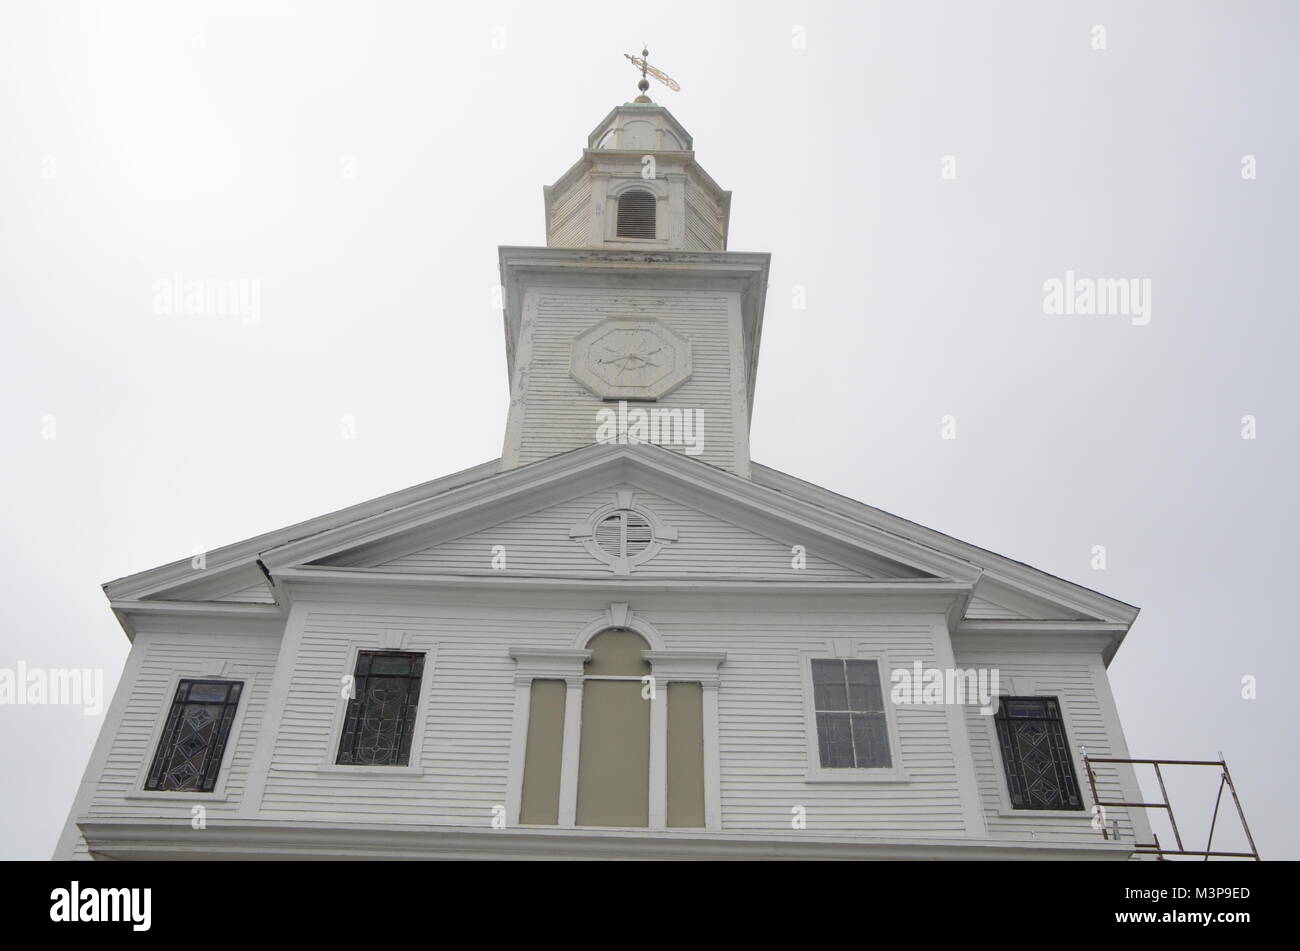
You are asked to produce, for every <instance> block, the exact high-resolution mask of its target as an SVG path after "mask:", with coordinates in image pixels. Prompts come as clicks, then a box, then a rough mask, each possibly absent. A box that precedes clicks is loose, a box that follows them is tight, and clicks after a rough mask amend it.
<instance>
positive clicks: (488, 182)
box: [0, 0, 1300, 858]
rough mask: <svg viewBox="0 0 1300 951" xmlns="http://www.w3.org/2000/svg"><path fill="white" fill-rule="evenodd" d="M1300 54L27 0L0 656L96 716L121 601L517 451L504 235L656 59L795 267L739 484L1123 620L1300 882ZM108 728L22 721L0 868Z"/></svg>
mask: <svg viewBox="0 0 1300 951" xmlns="http://www.w3.org/2000/svg"><path fill="white" fill-rule="evenodd" d="M1097 24H1100V25H1103V26H1104V27H1105V28H1106V45H1107V49H1106V50H1105V51H1095V50H1093V49H1092V48H1091V45H1090V40H1091V32H1090V31H1091V29H1092V27H1093V26H1094V25H1097ZM796 27H801V28H803V30H804V35H805V36H806V48H804V49H795V48H793V46H792V42H791V41H792V37H793V35H794V31H795V28H796ZM1298 27H1300V8H1298V7H1297V6H1296V5H1295V4H1292V3H1285V2H1278V3H1265V2H1252V3H1248V4H1242V3H1228V2H1222V3H1213V4H1211V3H1174V2H1170V3H1143V4H1140V5H1139V4H1130V3H1085V2H1076V3H1071V4H1041V3H1034V2H1025V3H991V4H978V5H977V4H969V3H960V2H952V3H928V4H918V3H906V4H904V3H896V2H894V3H861V2H854V3H843V4H820V3H767V4H760V3H753V2H745V3H737V4H727V5H717V4H712V3H707V2H701V0H693V2H689V3H655V4H610V3H591V4H577V3H573V4H563V5H561V4H553V3H548V4H529V5H514V4H491V3H488V4H462V5H460V6H459V9H456V8H453V7H451V6H450V5H448V4H402V3H383V4H374V3H359V2H358V3H347V4H339V3H324V2H311V3H307V2H303V3H298V4H288V3H267V2H257V3H224V4H204V3H184V4H183V3H176V2H160V3H152V4H140V3H114V4H72V3H59V2H53V3H15V2H6V3H4V5H3V6H2V7H0V249H2V251H3V253H2V254H0V308H2V310H0V316H2V318H3V326H4V332H5V338H4V347H3V351H2V353H3V375H2V376H0V433H2V434H3V440H4V465H3V466H0V490H3V492H4V498H5V499H6V504H5V506H4V507H3V510H0V511H2V514H0V519H2V522H0V525H2V527H3V532H4V539H5V542H6V544H5V545H4V546H3V554H0V571H2V572H3V577H4V578H5V586H6V596H5V597H4V599H3V607H0V611H2V612H3V613H2V614H0V667H10V668H12V667H14V666H15V665H16V664H17V662H18V661H20V660H21V661H25V662H26V663H27V664H28V665H29V666H34V667H100V668H103V669H104V670H105V671H106V680H107V682H108V685H109V687H110V688H111V686H112V685H114V684H115V683H116V679H117V676H118V674H119V673H120V671H121V667H122V663H123V661H124V659H125V656H126V653H127V647H128V645H127V641H126V639H125V637H124V636H123V635H122V633H121V630H120V628H119V627H118V625H117V623H116V621H115V620H114V618H113V617H112V615H111V613H110V611H109V609H108V606H107V604H106V602H105V600H104V598H103V595H102V592H101V591H100V590H99V586H100V584H102V583H103V582H105V581H108V580H110V579H113V578H116V577H120V576H122V575H126V574H130V573H133V572H136V571H140V570H143V569H146V568H150V567H153V566H155V565H158V564H161V563H164V562H167V561H171V560H174V559H176V558H179V557H187V556H188V555H189V554H190V552H191V551H192V550H194V549H195V548H196V547H198V548H214V547H218V546H220V545H223V544H226V543H229V542H233V541H237V540H239V539H242V538H245V537H248V536H250V535H254V534H257V533H260V532H263V531H267V530H271V529H275V528H278V527H281V526H283V525H286V524H289V523H291V522H295V521H298V520H301V519H304V518H308V517H311V516H313V515H317V514H320V513H323V512H327V511H330V510H333V509H336V508H339V507H342V506H345V505H349V504H352V503H355V502H359V501H363V500H365V499H368V498H371V497H374V496H376V495H379V494H382V493H384V492H388V491H392V490H395V489H398V488H401V487H404V486H407V485H412V484H415V483H418V482H422V481H425V480H428V479H430V478H434V477H436V476H439V475H443V474H446V473H449V472H453V471H455V470H458V469H462V468H465V467H467V466H470V465H474V464H476V463H479V462H483V461H485V460H487V459H491V458H494V457H496V456H497V455H499V454H500V447H501V438H502V434H503V431H504V424H505V414H506V402H507V381H506V379H505V360H504V348H503V335H502V328H501V316H500V312H499V310H498V309H494V308H493V307H492V303H491V289H492V287H493V285H494V284H495V283H496V280H497V275H496V248H497V245H500V244H534V245H536V244H542V243H544V240H545V238H544V234H543V215H542V199H541V188H542V185H543V184H545V183H549V182H552V181H554V180H555V179H556V178H558V177H559V176H560V175H561V174H562V173H563V172H564V171H565V170H566V169H567V168H568V167H569V166H570V165H571V164H572V163H573V162H574V161H575V160H576V159H577V158H578V157H579V155H580V150H581V148H582V147H583V145H584V144H585V142H586V136H587V134H588V133H589V132H590V131H591V129H592V128H593V127H594V126H595V124H596V123H597V122H598V121H599V120H600V119H601V118H602V117H603V116H604V115H605V114H606V113H607V112H608V111H609V109H610V108H612V107H613V106H614V105H616V104H618V103H619V102H622V101H625V100H627V99H629V98H631V96H632V95H634V94H635V82H636V78H637V77H636V75H635V73H634V72H633V70H632V68H631V67H630V66H629V65H628V64H627V63H626V61H624V60H623V58H622V55H621V54H622V53H624V52H631V51H634V50H637V49H639V48H640V46H641V44H642V42H643V41H644V42H648V43H649V45H650V47H651V61H652V62H655V63H658V64H660V65H661V66H662V67H663V68H664V69H665V70H667V71H668V72H669V73H671V74H672V75H674V76H675V77H676V78H677V79H678V80H679V81H680V82H681V83H682V86H683V91H682V92H680V93H671V92H668V91H666V90H664V89H662V88H661V87H658V86H656V88H655V89H654V90H652V95H654V96H655V98H656V100H657V101H659V102H662V103H664V104H665V105H668V106H669V107H670V108H671V109H672V110H673V112H674V114H675V115H676V116H677V118H678V119H679V120H680V121H681V122H682V123H683V124H684V125H685V126H686V128H687V129H688V130H689V131H690V132H691V133H692V134H693V135H694V136H695V145H696V151H697V155H698V156H699V159H700V161H701V163H702V164H703V165H704V167H705V168H706V169H707V170H708V171H709V172H710V173H711V174H712V175H713V177H714V178H715V179H716V180H717V181H718V182H719V184H721V185H722V187H724V188H729V189H731V190H732V191H733V193H734V197H733V205H732V208H733V213H732V220H731V249H732V250H738V251H740V250H758V251H770V252H771V253H772V255H773V262H772V275H771V289H770V291H769V297H768V304H767V314H766V324H765V329H764V333H763V354H762V358H761V361H760V370H759V377H758V395H757V401H756V407H755V420H754V427H753V438H752V444H753V453H754V457H755V459H756V460H758V461H759V462H762V463H765V464H767V465H770V466H775V467H777V468H780V469H784V470H787V471H789V472H791V473H793V474H794V475H797V476H799V477H801V478H804V479H807V480H809V481H812V482H815V483H818V484H821V485H824V486H826V487H828V488H831V489H833V490H835V491H838V492H841V493H843V494H846V495H849V496H852V497H855V498H858V499H861V500H863V501H865V502H869V503H871V504H873V505H877V506H879V507H881V508H884V509H886V510H887V511H891V512H894V513H897V514H899V515H903V516H906V517H908V518H911V519H914V520H916V521H918V522H921V523H923V524H925V525H928V526H931V527H934V528H936V529H939V530H941V531H944V532H947V533H949V534H951V535H955V536H957V537H959V538H962V539H964V540H966V541H970V542H973V543H975V544H978V545H981V546H984V547H986V548H990V549H992V550H994V551H998V552H1001V553H1003V554H1006V555H1009V556H1011V557H1013V558H1017V559H1020V560H1022V561H1026V562H1028V563H1030V564H1032V565H1035V566H1036V567H1039V568H1042V569H1044V570H1046V571H1049V572H1052V573H1054V574H1058V575H1061V576H1063V577H1066V578H1069V579H1071V580H1073V581H1077V582H1080V583H1082V584H1085V585H1088V586H1090V587H1094V588H1097V589H1099V590H1101V591H1103V592H1105V593H1107V594H1110V595H1113V596H1115V597H1118V598H1121V599H1124V600H1126V601H1129V602H1132V603H1134V604H1137V605H1139V606H1141V607H1142V608H1143V612H1142V615H1141V617H1140V618H1139V620H1138V622H1137V624H1136V626H1135V627H1134V629H1133V631H1132V633H1131V635H1130V637H1129V640H1128V642H1127V643H1126V644H1125V646H1124V648H1123V649H1122V650H1121V652H1120V654H1119V656H1118V658H1117V659H1116V661H1115V663H1114V664H1113V666H1112V668H1111V679H1112V683H1113V687H1114V690H1115V693H1116V696H1117V700H1118V703H1119V707H1120V712H1121V716H1122V718H1123V721H1124V724H1125V728H1126V731H1127V736H1128V739H1129V743H1130V746H1131V749H1132V750H1133V754H1134V755H1136V756H1163V757H1171V758H1205V757H1212V756H1213V755H1214V754H1215V753H1216V751H1218V750H1222V751H1224V753H1225V754H1226V755H1227V757H1228V761H1229V763H1230V765H1231V766H1232V768H1233V774H1234V778H1235V779H1236V780H1237V784H1238V788H1239V791H1240V792H1241V795H1242V799H1243V802H1244V804H1245V808H1246V812H1247V816H1248V818H1249V819H1250V820H1251V822H1252V828H1253V831H1254V833H1255V837H1256V840H1257V842H1258V843H1259V844H1260V847H1261V849H1262V851H1263V852H1264V854H1265V856H1266V857H1272V858H1282V857H1289V858H1297V857H1300V831H1297V828H1296V826H1295V824H1294V822H1293V821H1292V820H1291V814H1292V809H1291V806H1292V800H1293V798H1294V796H1295V793H1296V791H1297V787H1300V782H1298V779H1300V767H1298V766H1297V757H1296V755H1295V754H1296V751H1297V750H1296V747H1297V742H1296V728H1295V725H1294V724H1295V721H1296V717H1297V712H1298V710H1297V707H1298V706H1300V704H1298V703H1297V700H1296V691H1295V689H1294V687H1293V686H1290V685H1288V684H1287V682H1286V677H1287V676H1289V675H1290V673H1291V672H1294V671H1295V670H1296V668H1297V661H1298V660H1300V649H1298V648H1297V646H1296V643H1297V641H1296V637H1295V633H1294V631H1293V630H1292V625H1291V624H1290V623H1289V622H1288V621H1287V620H1286V619H1287V618H1289V617H1292V616H1293V603H1292V599H1291V597H1290V588H1291V586H1292V585H1293V584H1294V579H1295V577H1296V573H1297V568H1298V567H1300V566H1298V565H1297V559H1296V556H1295V554H1294V548H1293V546H1292V545H1291V544H1290V543H1289V542H1290V539H1292V538H1294V537H1295V535H1296V533H1297V529H1300V525H1298V524H1297V523H1298V521H1300V518H1298V516H1297V506H1296V504H1295V502H1294V493H1295V483H1296V462H1297V451H1296V445H1297V441H1296V440H1297V435H1298V432H1297V422H1296V413H1295V409H1296V393H1295V384H1294V382H1293V380H1292V378H1291V375H1292V373H1293V372H1294V370H1293V365H1294V362H1295V358H1296V356H1297V343H1300V333H1298V332H1297V329H1296V322H1295V318H1296V302H1295V294H1294V286H1293V284H1294V279H1293V278H1292V277H1291V276H1290V275H1291V274H1292V273H1293V271H1294V261H1293V260H1292V258H1293V257H1294V254H1295V250H1296V240H1295V235H1296V227H1297V226H1296V222H1297V220H1300V200H1298V199H1300V194H1298V186H1297V175H1296V165H1297V148H1298V146H1300V142H1298V141H1297V132H1296V123H1295V122H1294V95H1295V90H1296V89H1297V88H1298V86H1300V83H1298V82H1297V80H1298V79H1300V77H1298V76H1297V71H1298V68H1297V65H1296V57H1295V49H1296V46H1297V40H1300V29H1298ZM494 41H496V42H495V44H494ZM498 46H500V47H502V48H496V47H498ZM1246 154H1251V155H1255V156H1256V157H1257V162H1258V178H1257V179H1256V180H1254V181H1245V180H1243V178H1242V176H1241V171H1240V170H1241V159H1242V156H1243V155H1246ZM944 155H953V156H955V157H956V161H957V179H956V180H955V181H944V180H942V179H941V177H940V174H939V172H940V161H941V158H942V156H944ZM348 163H350V167H351V168H352V169H354V173H355V174H354V177H351V178H348V177H345V176H344V175H343V174H342V171H343V169H344V167H345V165H346V164H348ZM1067 269H1073V270H1074V271H1075V272H1076V273H1077V274H1079V275H1080V276H1089V277H1114V278H1121V277H1122V278H1147V279H1150V280H1151V282H1152V315H1151V322H1150V323H1149V324H1148V325H1146V326H1135V325H1134V324H1133V323H1132V322H1131V321H1130V320H1127V319H1124V318H1113V317H1112V318H1102V317H1082V316H1074V317H1049V316H1046V315H1044V313H1043V311H1042V285H1043V282H1044V281H1045V280H1048V279H1050V278H1053V277H1057V278H1061V277H1063V276H1064V274H1065V271H1066V270H1067ZM177 271H180V272H182V273H183V274H184V275H185V276H186V277H201V278H212V277H227V278H244V279H247V280H250V281H257V282H260V288H261V319H260V321H259V322H258V323H256V324H255V325H248V324H245V323H243V322H241V321H240V320H239V319H238V318H235V317H184V316H164V315H159V314H156V313H154V310H153V294H152V285H153V283H154V282H155V281H157V280H160V279H166V278H169V277H170V276H171V275H173V274H174V273H175V272H177ZM796 284H799V285H803V286H804V287H805V288H806V293H807V301H808V307H807V309H806V310H795V309H793V308H792V306H791V287H792V286H793V285H796ZM945 414H952V415H955V416H956V417H957V425H958V438H957V439H955V440H942V439H940V436H939V431H940V418H941V417H942V416H944V415H945ZM1245 414H1253V415H1254V416H1256V417H1257V419H1258V438H1257V439H1256V440H1254V441H1246V440H1243V439H1242V438H1241V437H1240V430H1241V418H1242V416H1243V415H1245ZM344 415H351V416H353V417H355V419H356V426H357V438H356V439H354V440H346V439H343V438H341V426H340V419H341V417H342V416H344ZM50 416H52V417H53V422H54V426H55V429H54V435H55V438H53V439H47V438H43V434H48V423H49V422H50V421H49V420H48V419H47V417H50ZM1094 545H1104V546H1105V547H1106V552H1107V562H1108V563H1107V567H1106V569H1105V570H1094V569H1093V568H1091V567H1090V560H1091V557H1092V547H1093V546H1094ZM1246 675H1254V676H1257V677H1258V678H1259V684H1258V699H1255V700H1244V699H1242V697H1241V680H1242V677H1243V676H1246ZM100 723H101V718H100V717H88V716H84V715H83V714H82V713H81V711H80V710H79V709H75V708H70V707H57V706H49V707H16V706H7V707H0V763H2V764H3V768H2V769H0V857H23V858H43V857H47V856H48V855H49V854H50V853H51V851H52V849H53V847H54V843H55V840H56V838H57V835H58V832H59V830H60V828H61V826H62V823H63V820H64V818H65V816H66V814H67V810H68V807H69V805H70V803H71V801H72V797H73V794H74V792H75V790H76V786H77V783H78V782H79V781H80V779H81V775H82V771H83V769H84V767H85V764H86V760H87V758H88V756H89V753H90V749H91V745H92V743H93V740H94V738H95V736H96V734H97V732H98V729H99V727H100ZM1200 779H1201V783H1200V787H1201V788H1202V794H1200V795H1199V796H1198V794H1195V793H1193V792H1191V791H1190V787H1189V788H1188V792H1187V795H1188V796H1189V797H1190V798H1189V799H1187V800H1184V801H1183V802H1186V803H1187V808H1186V815H1185V816H1184V812H1183V810H1182V809H1180V811H1179V818H1180V821H1181V824H1182V825H1183V826H1184V834H1185V836H1186V837H1187V838H1188V839H1190V840H1197V839H1198V838H1199V841H1202V842H1203V841H1204V831H1203V830H1204V826H1205V824H1206V822H1207V821H1208V803H1207V802H1205V801H1204V800H1205V795H1204V792H1203V790H1204V787H1208V796H1209V797H1210V798H1211V799H1212V797H1213V792H1214V788H1215V786H1216V784H1217V778H1216V777H1215V776H1214V775H1212V774H1209V775H1206V776H1203V777H1200ZM1172 788H1173V790H1174V793H1175V796H1177V795H1178V794H1179V792H1180V791H1181V790H1182V788H1183V787H1182V786H1179V785H1175V786H1174V787H1172ZM1175 803H1176V805H1181V804H1183V803H1182V802H1180V801H1179V800H1178V799H1175ZM1225 821H1226V820H1225ZM1225 821H1221V828H1225ZM1227 825H1231V823H1230V822H1228V823H1227ZM1189 828H1195V829H1197V830H1201V831H1198V832H1196V833H1194V834H1192V833H1191V832H1189ZM1162 838H1164V836H1162ZM1232 843H1233V840H1232V837H1231V836H1230V835H1228V834H1225V837H1224V838H1223V840H1222V844H1224V845H1228V844H1232ZM1189 847H1199V845H1195V846H1194V845H1191V844H1190V843H1189Z"/></svg>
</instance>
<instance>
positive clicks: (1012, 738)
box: [994, 697, 1083, 810]
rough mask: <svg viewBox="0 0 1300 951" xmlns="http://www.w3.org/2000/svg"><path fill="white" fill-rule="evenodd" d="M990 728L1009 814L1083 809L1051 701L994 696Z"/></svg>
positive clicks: (1058, 710) (1062, 730)
mask: <svg viewBox="0 0 1300 951" xmlns="http://www.w3.org/2000/svg"><path fill="white" fill-rule="evenodd" d="M994 723H995V725H996V728H997V736H998V747H999V749H1000V750H1001V752H1002V766H1003V771H1004V774H1005V776H1006V781H1007V797H1008V799H1010V801H1011V807H1012V808H1013V809H1050V810H1077V809H1082V808H1083V796H1082V794H1081V793H1080V791H1079V781H1078V777H1077V776H1076V775H1075V771H1074V760H1073V759H1072V758H1071V756H1070V744H1069V740H1068V738H1067V737H1066V734H1065V721H1064V720H1063V719H1062V717H1061V706H1060V702H1059V701H1058V700H1057V698H1056V697H1000V698H999V700H998V712H997V715H996V716H995V717H994Z"/></svg>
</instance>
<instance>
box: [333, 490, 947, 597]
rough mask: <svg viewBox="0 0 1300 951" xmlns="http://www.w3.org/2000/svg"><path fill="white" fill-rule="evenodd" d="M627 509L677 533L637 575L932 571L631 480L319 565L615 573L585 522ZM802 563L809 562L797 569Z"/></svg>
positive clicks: (857, 575)
mask: <svg viewBox="0 0 1300 951" xmlns="http://www.w3.org/2000/svg"><path fill="white" fill-rule="evenodd" d="M625 505H630V506H631V507H632V508H633V509H634V510H635V511H637V512H644V513H646V514H647V515H648V516H649V517H650V518H651V519H652V520H653V522H654V523H655V526H657V527H656V528H654V529H650V530H649V533H650V534H651V535H653V537H655V538H661V537H662V536H664V535H668V536H671V537H668V538H666V539H664V540H663V544H662V547H660V548H659V550H658V551H657V552H656V553H654V554H653V556H652V557H649V558H647V559H645V560H644V561H640V562H639V563H634V564H632V565H631V566H630V568H629V573H630V574H633V575H635V576H637V577H672V576H684V575H692V576H711V577H778V576H779V577H784V578H787V579H790V580H836V581H860V580H862V579H863V578H864V577H866V578H875V577H920V576H923V575H922V574H921V573H920V572H916V571H914V570H911V569H908V568H907V567H906V566H903V565H896V566H895V567H894V573H892V574H885V573H884V572H883V571H879V570H875V571H873V570H871V568H870V567H867V566H849V565H846V564H842V563H840V562H838V561H836V560H833V559H832V558H830V557H828V556H827V554H826V553H824V552H821V551H819V550H817V548H816V546H815V545H813V546H809V545H808V544H805V545H804V546H803V548H804V551H803V552H802V553H799V552H797V551H796V550H794V547H793V546H794V545H796V544H798V542H794V541H791V540H790V539H789V538H785V539H778V538H773V537H770V536H769V535H767V534H763V533H761V532H759V531H756V530H754V529H752V528H749V527H746V526H742V525H738V524H736V523H735V522H733V521H728V520H726V519H723V518H720V517H718V516H717V515H714V514H711V513H709V512H706V511H701V510H700V509H699V508H696V507H693V506H690V505H687V504H684V503H682V502H680V501H677V500H674V499H671V498H668V497H667V496H665V495H664V494H662V493H656V492H648V491H645V490H640V489H637V488H635V487H634V486H632V485H631V484H627V483H621V484H617V485H614V486H610V487H608V488H605V489H600V490H597V491H595V492H588V493H584V494H582V495H580V496H576V497H574V498H572V499H569V500H566V501H564V502H561V503H559V504H556V505H550V506H547V507H545V508H542V509H540V510H538V511H536V512H533V513H530V514H528V515H524V516H521V517H518V518H514V519H510V520H507V521H504V522H501V523H500V524H497V525H493V526H491V527H489V528H485V529H481V530H479V531H475V532H469V533H467V534H465V535H462V536H460V537H458V538H454V539H450V540H448V541H445V542H441V543H439V544H436V545H432V546H425V547H421V548H418V549H416V550H414V551H411V552H408V553H405V554H402V555H400V556H398V557H395V558H393V557H387V558H381V559H379V560H376V559H374V558H367V557H366V555H365V552H364V551H363V552H352V553H345V554H344V555H343V556H336V557H332V558H326V559H322V560H321V561H320V562H318V563H319V564H325V565H335V566H343V565H346V566H350V567H364V568H378V569H384V570H387V571H400V572H429V573H433V574H455V573H462V572H468V573H484V572H489V571H492V570H494V565H496V566H503V570H505V571H506V572H507V573H510V574H517V573H538V574H543V573H545V574H572V575H589V576H592V577H606V576H609V575H610V574H611V573H613V571H614V568H613V566H612V565H611V563H610V561H608V560H602V559H601V558H600V557H599V556H598V555H593V553H592V546H593V544H594V545H597V546H599V544H600V542H599V541H598V540H597V539H596V537H595V532H594V531H588V530H586V529H585V528H584V526H585V525H587V523H589V522H590V521H591V520H592V519H593V517H595V516H598V515H599V514H600V513H603V512H605V511H607V510H610V509H619V508H621V507H623V506H625ZM584 532H585V534H584ZM806 541H807V539H805V542H806ZM613 544H615V545H616V544H617V541H615V542H614V543H613ZM634 562H635V559H634ZM796 563H799V564H801V567H798V568H796V567H794V565H795V564H796ZM496 570H502V569H501V568H497V569H496Z"/></svg>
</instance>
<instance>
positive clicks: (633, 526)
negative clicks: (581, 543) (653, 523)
mask: <svg viewBox="0 0 1300 951" xmlns="http://www.w3.org/2000/svg"><path fill="white" fill-rule="evenodd" d="M653 537H654V536H653V532H652V531H651V529H650V523H649V522H648V521H647V520H646V517H645V516H644V515H642V514H641V513H640V512H637V511H635V510H633V509H619V510H618V511H617V512H614V513H613V514H611V515H607V516H605V517H604V518H603V519H601V520H600V524H599V525H597V526H596V544H597V545H599V546H600V547H601V548H602V549H603V550H604V551H605V553H606V554H608V555H612V556H613V557H615V558H632V557H634V556H636V555H639V554H641V552H643V551H645V550H646V549H647V548H649V547H650V542H651V540H652V539H653Z"/></svg>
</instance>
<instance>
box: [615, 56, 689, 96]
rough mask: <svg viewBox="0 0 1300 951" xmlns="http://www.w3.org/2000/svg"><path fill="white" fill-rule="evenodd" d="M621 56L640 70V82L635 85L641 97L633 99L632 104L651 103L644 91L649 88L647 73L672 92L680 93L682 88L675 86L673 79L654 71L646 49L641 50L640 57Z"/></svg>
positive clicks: (662, 72) (675, 82)
mask: <svg viewBox="0 0 1300 951" xmlns="http://www.w3.org/2000/svg"><path fill="white" fill-rule="evenodd" d="M623 55H624V56H626V57H627V58H628V59H629V60H631V61H632V65H633V66H635V67H636V68H637V69H639V70H641V81H640V82H639V83H637V84H636V88H637V89H639V90H641V95H639V96H637V97H636V98H635V99H633V100H632V101H633V102H650V101H651V100H650V97H649V96H647V95H646V91H647V90H648V89H649V88H650V80H648V79H646V78H645V77H646V74H647V73H649V74H650V75H651V76H653V77H654V78H655V79H657V80H659V81H660V82H661V83H663V84H664V85H665V86H667V87H668V88H669V89H671V90H672V91H673V92H681V91H682V87H681V86H679V85H677V80H675V79H673V78H672V77H671V76H669V75H668V74H667V73H665V72H664V71H663V70H661V69H655V68H654V67H653V66H651V65H650V51H649V50H648V49H642V50H641V55H640V56H633V55H632V54H631V53H624V54H623Z"/></svg>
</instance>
